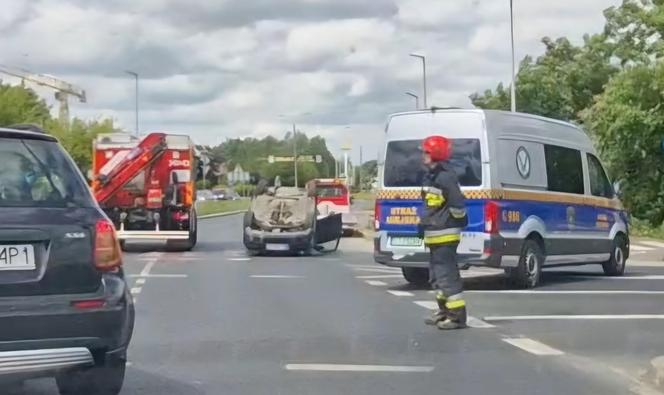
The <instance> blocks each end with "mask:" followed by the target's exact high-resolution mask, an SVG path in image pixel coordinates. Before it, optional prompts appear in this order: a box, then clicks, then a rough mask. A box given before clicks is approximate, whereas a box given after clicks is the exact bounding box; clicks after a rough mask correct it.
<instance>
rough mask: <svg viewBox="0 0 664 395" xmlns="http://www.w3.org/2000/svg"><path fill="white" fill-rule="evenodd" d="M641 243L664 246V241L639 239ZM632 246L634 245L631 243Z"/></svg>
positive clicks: (658, 246)
mask: <svg viewBox="0 0 664 395" xmlns="http://www.w3.org/2000/svg"><path fill="white" fill-rule="evenodd" d="M639 244H645V245H647V246H651V247H657V248H664V243H662V242H661V241H654V240H639ZM630 247H632V245H630Z"/></svg>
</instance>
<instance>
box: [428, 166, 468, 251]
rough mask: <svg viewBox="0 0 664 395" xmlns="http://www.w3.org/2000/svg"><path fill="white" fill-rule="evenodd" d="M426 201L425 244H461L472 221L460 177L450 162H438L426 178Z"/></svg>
mask: <svg viewBox="0 0 664 395" xmlns="http://www.w3.org/2000/svg"><path fill="white" fill-rule="evenodd" d="M422 199H423V200H424V206H425V213H424V216H423V218H422V221H421V226H422V230H423V231H424V244H426V245H439V244H450V243H458V242H459V241H460V240H461V230H462V229H463V228H464V227H465V226H466V225H468V217H467V215H466V206H465V204H464V197H463V193H462V192H461V188H460V187H459V181H458V179H457V175H456V173H455V172H454V170H453V169H452V168H451V167H450V166H449V165H448V164H447V163H446V162H438V163H436V165H435V166H434V167H433V168H431V169H430V170H429V173H428V174H427V176H426V177H425V178H424V186H423V188H422Z"/></svg>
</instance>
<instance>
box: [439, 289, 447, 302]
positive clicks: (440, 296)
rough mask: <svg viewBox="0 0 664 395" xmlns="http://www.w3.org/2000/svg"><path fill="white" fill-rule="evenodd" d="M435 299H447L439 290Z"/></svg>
mask: <svg viewBox="0 0 664 395" xmlns="http://www.w3.org/2000/svg"><path fill="white" fill-rule="evenodd" d="M436 299H437V300H442V301H445V300H447V298H445V295H444V294H443V293H442V292H440V291H438V292H436Z"/></svg>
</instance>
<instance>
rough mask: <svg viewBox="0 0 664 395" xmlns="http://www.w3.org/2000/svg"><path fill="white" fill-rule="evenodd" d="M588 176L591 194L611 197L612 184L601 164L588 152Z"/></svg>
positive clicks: (612, 192)
mask: <svg viewBox="0 0 664 395" xmlns="http://www.w3.org/2000/svg"><path fill="white" fill-rule="evenodd" d="M588 176H589V178H590V193H591V194H592V195H593V196H600V197H605V198H609V199H610V198H612V197H613V196H614V191H613V186H611V183H610V182H609V178H608V177H607V176H606V173H605V172H604V168H602V164H601V163H600V161H599V159H597V157H595V155H592V154H588Z"/></svg>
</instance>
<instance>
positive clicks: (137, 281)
mask: <svg viewBox="0 0 664 395" xmlns="http://www.w3.org/2000/svg"><path fill="white" fill-rule="evenodd" d="M143 284H145V278H144V277H141V278H139V279H137V280H136V285H143Z"/></svg>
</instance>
